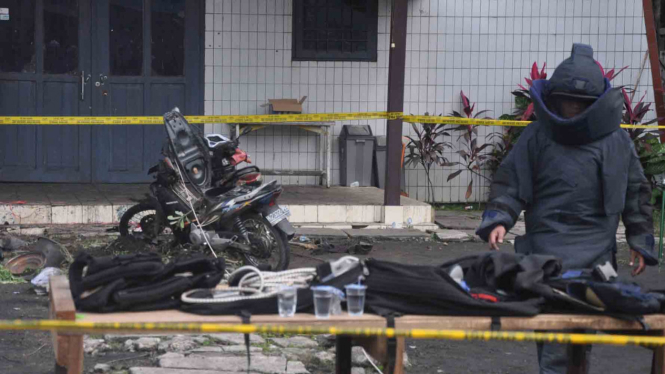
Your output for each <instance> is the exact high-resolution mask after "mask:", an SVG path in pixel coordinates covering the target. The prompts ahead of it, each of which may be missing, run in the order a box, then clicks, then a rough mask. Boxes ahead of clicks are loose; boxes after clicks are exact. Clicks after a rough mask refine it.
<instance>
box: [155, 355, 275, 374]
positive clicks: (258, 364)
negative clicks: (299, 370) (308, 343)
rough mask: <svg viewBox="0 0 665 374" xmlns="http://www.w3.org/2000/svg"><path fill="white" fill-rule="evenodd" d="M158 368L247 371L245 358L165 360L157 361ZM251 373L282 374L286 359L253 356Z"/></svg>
mask: <svg viewBox="0 0 665 374" xmlns="http://www.w3.org/2000/svg"><path fill="white" fill-rule="evenodd" d="M159 366H161V367H163V368H172V369H192V370H194V369H195V370H217V371H219V372H224V373H225V372H242V371H246V370H247V358H246V357H193V358H191V357H186V358H181V359H172V358H165V359H161V360H159ZM250 369H251V370H252V371H254V372H257V373H262V374H283V373H285V372H286V359H285V358H283V357H271V356H264V355H253V356H252V366H251V368H250Z"/></svg>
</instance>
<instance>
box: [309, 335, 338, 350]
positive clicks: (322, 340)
mask: <svg viewBox="0 0 665 374" xmlns="http://www.w3.org/2000/svg"><path fill="white" fill-rule="evenodd" d="M314 339H316V342H317V343H319V346H321V347H322V348H326V349H327V348H330V347H334V346H335V335H330V334H325V335H317V336H315V337H314Z"/></svg>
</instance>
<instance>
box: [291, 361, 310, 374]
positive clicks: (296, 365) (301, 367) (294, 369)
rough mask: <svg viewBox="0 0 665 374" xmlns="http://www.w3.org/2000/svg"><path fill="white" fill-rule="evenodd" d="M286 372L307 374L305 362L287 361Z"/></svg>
mask: <svg viewBox="0 0 665 374" xmlns="http://www.w3.org/2000/svg"><path fill="white" fill-rule="evenodd" d="M286 373H287V374H309V371H307V368H305V364H303V363H302V362H300V361H289V362H288V363H287V364H286Z"/></svg>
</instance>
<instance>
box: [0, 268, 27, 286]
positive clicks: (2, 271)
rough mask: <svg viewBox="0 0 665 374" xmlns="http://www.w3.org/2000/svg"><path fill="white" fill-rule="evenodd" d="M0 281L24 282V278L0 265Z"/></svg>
mask: <svg viewBox="0 0 665 374" xmlns="http://www.w3.org/2000/svg"><path fill="white" fill-rule="evenodd" d="M0 283H25V279H23V278H21V277H17V276H14V275H12V273H10V272H9V270H7V269H6V268H4V267H0Z"/></svg>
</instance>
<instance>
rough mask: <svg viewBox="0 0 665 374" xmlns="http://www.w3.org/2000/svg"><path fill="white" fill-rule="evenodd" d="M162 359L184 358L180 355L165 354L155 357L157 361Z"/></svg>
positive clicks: (173, 353)
mask: <svg viewBox="0 0 665 374" xmlns="http://www.w3.org/2000/svg"><path fill="white" fill-rule="evenodd" d="M162 358H185V355H183V354H182V353H175V352H166V353H164V354H163V355H161V356H159V357H157V359H158V360H159V359H162Z"/></svg>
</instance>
